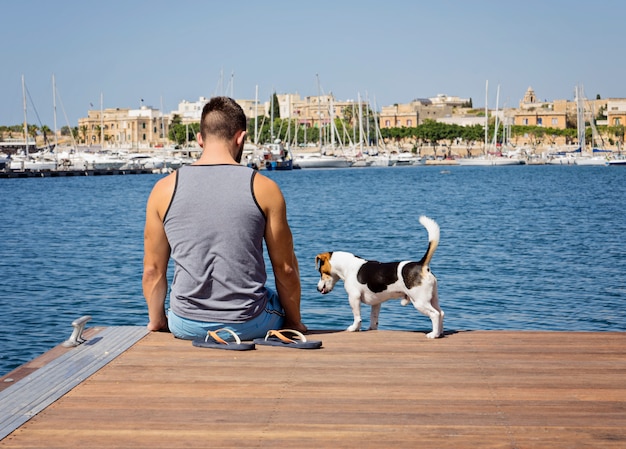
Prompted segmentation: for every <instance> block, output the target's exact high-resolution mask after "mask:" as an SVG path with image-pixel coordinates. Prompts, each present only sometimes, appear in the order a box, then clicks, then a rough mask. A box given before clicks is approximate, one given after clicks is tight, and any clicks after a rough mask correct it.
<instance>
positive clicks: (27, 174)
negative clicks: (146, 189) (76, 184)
mask: <svg viewBox="0 0 626 449" xmlns="http://www.w3.org/2000/svg"><path fill="white" fill-rule="evenodd" d="M152 173H154V171H153V170H149V169H145V168H129V169H82V170H73V169H68V170H0V179H3V178H65V177H72V176H112V175H148V174H152Z"/></svg>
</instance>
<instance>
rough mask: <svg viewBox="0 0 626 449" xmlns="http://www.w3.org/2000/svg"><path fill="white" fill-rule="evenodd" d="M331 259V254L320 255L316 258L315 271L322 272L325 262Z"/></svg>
mask: <svg viewBox="0 0 626 449" xmlns="http://www.w3.org/2000/svg"><path fill="white" fill-rule="evenodd" d="M329 258H330V253H320V254H318V255H317V256H315V269H316V270H320V269H321V268H322V265H323V264H324V262H326V261H327V260H328V259H329Z"/></svg>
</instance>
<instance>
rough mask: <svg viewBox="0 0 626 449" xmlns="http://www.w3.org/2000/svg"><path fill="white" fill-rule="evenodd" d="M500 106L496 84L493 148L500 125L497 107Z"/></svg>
mask: <svg viewBox="0 0 626 449" xmlns="http://www.w3.org/2000/svg"><path fill="white" fill-rule="evenodd" d="M499 107H500V85H499V84H498V88H497V89H496V113H495V124H494V130H493V141H492V142H493V148H494V149H495V148H496V144H497V143H498V128H499V127H500V120H499V119H498V108H499Z"/></svg>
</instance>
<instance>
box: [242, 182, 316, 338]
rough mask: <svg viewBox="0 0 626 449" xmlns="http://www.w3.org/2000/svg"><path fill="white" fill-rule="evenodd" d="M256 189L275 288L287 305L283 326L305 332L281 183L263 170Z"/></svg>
mask: <svg viewBox="0 0 626 449" xmlns="http://www.w3.org/2000/svg"><path fill="white" fill-rule="evenodd" d="M254 192H255V196H256V198H257V201H258V202H259V205H260V206H261V208H262V209H263V211H264V212H265V217H266V220H267V221H266V224H265V244H266V245H267V252H268V253H269V257H270V261H271V262H272V269H273V271H274V278H275V280H276V292H277V293H278V297H279V298H280V303H281V305H282V306H283V309H285V323H284V327H285V328H288V329H295V330H299V331H301V332H306V330H307V328H306V326H305V325H304V324H303V323H302V317H301V315H300V295H301V289H300V272H299V269H298V260H297V258H296V254H295V252H294V248H293V236H292V235H291V229H290V228H289V224H288V222H287V206H286V204H285V199H284V197H283V194H282V192H281V191H280V189H279V187H278V185H277V184H276V183H275V182H274V181H272V180H270V179H269V178H266V177H265V176H262V175H260V174H257V175H256V176H255V180H254Z"/></svg>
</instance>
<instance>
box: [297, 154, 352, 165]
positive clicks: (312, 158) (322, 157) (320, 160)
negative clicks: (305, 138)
mask: <svg viewBox="0 0 626 449" xmlns="http://www.w3.org/2000/svg"><path fill="white" fill-rule="evenodd" d="M294 163H295V164H296V165H298V166H299V167H300V168H347V167H350V166H352V161H351V160H349V159H348V158H346V157H344V156H330V155H326V154H320V153H314V154H303V155H298V156H297V157H296V159H295V161H294Z"/></svg>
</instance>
